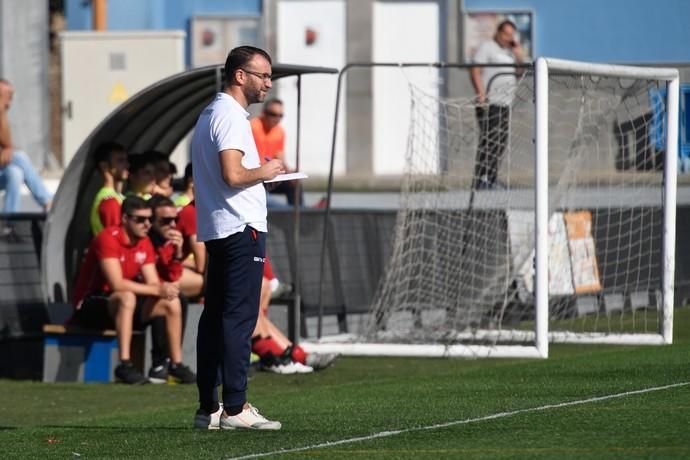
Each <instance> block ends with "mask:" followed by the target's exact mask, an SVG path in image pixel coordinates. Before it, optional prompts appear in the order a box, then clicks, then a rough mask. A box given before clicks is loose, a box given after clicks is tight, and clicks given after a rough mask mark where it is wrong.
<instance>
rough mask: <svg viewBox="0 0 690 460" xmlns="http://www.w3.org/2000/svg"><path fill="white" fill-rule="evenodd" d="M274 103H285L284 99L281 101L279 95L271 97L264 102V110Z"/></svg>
mask: <svg viewBox="0 0 690 460" xmlns="http://www.w3.org/2000/svg"><path fill="white" fill-rule="evenodd" d="M273 104H278V105H283V101H281V100H280V99H278V98H277V97H272V98H271V99H268V100H267V101H266V102H264V106H263V110H264V111H266V109H267V108H268V107H270V106H271V105H273Z"/></svg>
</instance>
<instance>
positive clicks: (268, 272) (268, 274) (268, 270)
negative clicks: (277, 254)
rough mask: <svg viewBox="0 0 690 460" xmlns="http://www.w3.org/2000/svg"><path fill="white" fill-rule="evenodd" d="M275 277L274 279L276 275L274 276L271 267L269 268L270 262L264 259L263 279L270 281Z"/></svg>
mask: <svg viewBox="0 0 690 460" xmlns="http://www.w3.org/2000/svg"><path fill="white" fill-rule="evenodd" d="M275 277H276V275H275V273H273V267H272V266H271V261H270V260H268V257H266V260H265V261H264V278H266V279H267V280H269V281H271V280H272V279H273V278H275Z"/></svg>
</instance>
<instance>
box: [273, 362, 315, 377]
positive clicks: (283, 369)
mask: <svg viewBox="0 0 690 460" xmlns="http://www.w3.org/2000/svg"><path fill="white" fill-rule="evenodd" d="M262 369H263V370H265V371H268V372H273V373H274V374H283V375H289V374H309V373H310V372H314V369H312V368H311V367H309V366H305V365H304V364H302V363H297V362H295V361H290V362H289V363H286V364H273V365H271V366H264V367H262Z"/></svg>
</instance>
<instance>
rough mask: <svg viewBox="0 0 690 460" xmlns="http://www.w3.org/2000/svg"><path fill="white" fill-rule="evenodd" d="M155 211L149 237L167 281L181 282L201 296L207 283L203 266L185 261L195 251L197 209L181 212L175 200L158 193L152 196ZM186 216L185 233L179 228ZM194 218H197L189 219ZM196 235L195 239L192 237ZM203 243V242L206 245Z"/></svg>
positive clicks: (191, 294)
mask: <svg viewBox="0 0 690 460" xmlns="http://www.w3.org/2000/svg"><path fill="white" fill-rule="evenodd" d="M149 206H150V207H151V210H152V211H153V224H152V227H151V232H150V234H149V237H150V238H151V242H152V243H153V246H154V248H155V250H156V254H157V260H156V268H157V269H158V274H159V275H160V277H161V278H162V279H163V280H164V281H171V282H177V283H178V285H179V287H180V291H181V292H182V294H184V295H185V297H188V298H194V297H199V296H201V291H202V288H203V285H204V276H203V270H202V271H197V270H196V267H195V268H194V269H192V268H190V267H187V266H185V265H184V263H183V262H184V261H185V260H186V259H187V257H188V256H189V255H190V254H191V253H192V244H193V243H194V242H195V241H196V216H195V213H194V212H193V208H192V209H191V211H192V212H189V211H187V212H185V213H184V215H182V212H180V215H178V212H177V209H176V207H175V204H174V203H173V202H172V200H171V199H170V198H168V197H166V196H163V195H154V196H153V197H152V198H151V199H150V200H149ZM183 210H184V208H183ZM181 217H184V218H185V222H184V225H185V227H184V229H185V232H188V233H190V234H188V235H185V234H183V233H182V231H181V230H180V229H179V228H178V222H180V218H181ZM190 218H193V220H192V221H191V222H189V220H190ZM191 238H194V241H193V242H192V241H190V239H191ZM202 247H203V245H202Z"/></svg>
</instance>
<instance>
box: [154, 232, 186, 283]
mask: <svg viewBox="0 0 690 460" xmlns="http://www.w3.org/2000/svg"><path fill="white" fill-rule="evenodd" d="M149 237H150V238H151V243H152V244H153V248H154V251H155V252H156V271H158V276H160V278H161V279H162V280H163V281H169V282H174V281H177V280H179V279H180V278H181V277H182V270H183V269H184V267H183V266H182V260H183V259H184V258H183V259H177V258H175V246H173V244H172V243H171V242H170V240H167V239H165V237H163V236H162V235H159V234H158V233H157V232H156V231H155V230H153V229H151V231H150V232H149Z"/></svg>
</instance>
